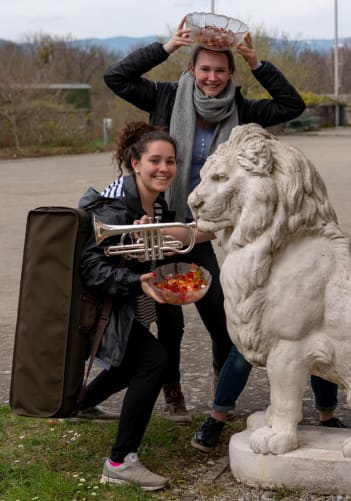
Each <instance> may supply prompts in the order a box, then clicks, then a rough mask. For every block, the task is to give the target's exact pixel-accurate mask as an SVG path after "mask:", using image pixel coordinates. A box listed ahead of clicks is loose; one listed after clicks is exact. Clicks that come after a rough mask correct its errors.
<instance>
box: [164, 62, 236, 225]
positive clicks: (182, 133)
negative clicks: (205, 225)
mask: <svg viewBox="0 0 351 501" xmlns="http://www.w3.org/2000/svg"><path fill="white" fill-rule="evenodd" d="M196 114H198V115H200V116H201V117H203V118H204V119H205V120H207V121H209V122H212V123H214V124H217V125H216V128H215V131H214V135H213V138H212V142H211V145H210V149H209V154H210V153H212V152H213V151H215V149H216V148H217V146H218V145H219V144H221V143H223V142H224V141H226V140H227V139H228V137H229V135H230V132H231V130H232V129H233V127H235V126H236V125H238V124H239V117H238V110H237V107H236V103H235V87H234V84H233V82H232V81H231V80H230V81H229V82H228V85H227V87H226V89H225V90H224V91H223V92H222V93H221V94H220V95H219V96H218V97H208V96H206V95H205V94H204V93H203V92H202V91H201V90H200V89H199V88H198V87H197V86H196V85H194V78H193V76H192V75H191V73H190V72H189V71H187V72H185V73H184V74H183V75H182V76H181V78H180V80H179V84H178V89H177V94H176V98H175V103H174V107H173V111H172V116H171V123H170V134H171V136H172V137H174V139H175V140H176V141H177V145H178V151H177V175H176V178H175V180H174V181H173V183H172V186H171V188H170V189H169V190H168V191H167V193H166V200H167V202H168V204H169V208H170V209H171V210H173V211H175V213H176V221H185V217H186V213H187V198H188V195H189V186H190V173H191V163H192V153H193V143H194V136H195V127H196Z"/></svg>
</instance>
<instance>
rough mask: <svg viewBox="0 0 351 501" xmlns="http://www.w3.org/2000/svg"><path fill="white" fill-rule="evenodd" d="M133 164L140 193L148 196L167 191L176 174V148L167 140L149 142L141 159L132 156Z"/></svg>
mask: <svg viewBox="0 0 351 501" xmlns="http://www.w3.org/2000/svg"><path fill="white" fill-rule="evenodd" d="M131 164H132V167H133V169H134V172H135V173H136V183H137V186H138V189H139V192H140V194H141V195H146V196H148V197H149V196H154V197H156V196H157V195H158V194H159V193H160V192H163V191H165V190H166V189H167V188H168V187H169V186H170V184H171V183H172V181H173V179H174V178H175V175H176V168H177V165H176V157H175V150H174V147H173V145H172V144H171V143H169V142H168V141H165V140H155V141H152V142H149V143H148V144H147V145H146V147H145V150H144V152H143V153H142V154H141V156H140V159H136V158H132V159H131Z"/></svg>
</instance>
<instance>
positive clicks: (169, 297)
mask: <svg viewBox="0 0 351 501" xmlns="http://www.w3.org/2000/svg"><path fill="white" fill-rule="evenodd" d="M154 273H155V275H156V276H155V278H153V279H152V280H151V285H152V287H153V289H154V290H155V291H156V292H157V293H158V294H161V296H162V297H163V299H164V300H165V301H166V302H167V303H169V304H178V305H183V304H190V303H195V302H196V301H198V300H199V299H201V298H202V297H204V295H205V294H206V292H207V291H208V289H209V287H210V285H211V280H212V276H211V273H210V272H209V271H208V270H206V269H205V268H203V267H202V266H197V265H196V264H194V263H170V264H165V265H163V266H159V267H158V268H156V269H155V270H154Z"/></svg>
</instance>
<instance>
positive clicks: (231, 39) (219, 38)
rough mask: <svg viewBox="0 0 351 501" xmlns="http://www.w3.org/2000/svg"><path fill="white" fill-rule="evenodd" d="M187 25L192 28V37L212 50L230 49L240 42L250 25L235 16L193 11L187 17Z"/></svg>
mask: <svg viewBox="0 0 351 501" xmlns="http://www.w3.org/2000/svg"><path fill="white" fill-rule="evenodd" d="M185 26H186V27H187V28H190V30H191V31H190V38H193V39H194V40H195V42H196V43H197V44H199V45H201V46H202V47H205V48H207V49H212V50H228V49H231V48H232V47H235V46H236V45H238V44H240V43H241V42H242V41H243V39H244V36H245V34H246V33H247V32H248V31H249V28H248V26H247V25H246V24H245V23H243V22H242V21H240V20H239V19H235V18H233V17H227V16H222V15H219V14H210V13H207V12H192V13H190V14H187V16H186V18H185Z"/></svg>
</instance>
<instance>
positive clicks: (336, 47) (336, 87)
mask: <svg viewBox="0 0 351 501" xmlns="http://www.w3.org/2000/svg"><path fill="white" fill-rule="evenodd" d="M334 21H335V42H334V44H335V45H334V98H335V127H338V126H339V125H340V107H339V36H338V0H334Z"/></svg>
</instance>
